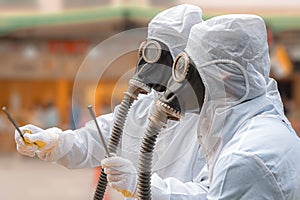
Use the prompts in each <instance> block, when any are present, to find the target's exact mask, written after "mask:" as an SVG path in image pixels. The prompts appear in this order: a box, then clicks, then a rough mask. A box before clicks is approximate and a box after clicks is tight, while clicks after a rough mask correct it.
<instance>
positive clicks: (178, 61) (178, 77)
mask: <svg viewBox="0 0 300 200" xmlns="http://www.w3.org/2000/svg"><path fill="white" fill-rule="evenodd" d="M188 68H189V56H188V55H187V54H186V53H185V52H181V53H180V54H178V56H177V57H176V58H175V62H174V64H173V67H172V77H173V79H174V80H175V81H176V82H182V81H183V80H184V79H185V77H186V74H187V72H188Z"/></svg>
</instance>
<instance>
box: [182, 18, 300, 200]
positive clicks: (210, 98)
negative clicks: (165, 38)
mask: <svg viewBox="0 0 300 200" xmlns="http://www.w3.org/2000/svg"><path fill="white" fill-rule="evenodd" d="M266 37H267V35H266V27H265V23H264V21H263V20H262V19H261V18H260V17H258V16H255V15H225V16H219V17H215V18H212V19H209V20H207V21H205V22H203V23H201V24H199V25H195V26H194V27H193V28H192V30H191V34H190V38H189V41H188V44H187V48H186V50H185V51H186V52H187V54H188V55H189V56H190V58H191V59H192V60H193V62H194V63H195V65H196V67H197V70H198V72H199V74H200V76H201V78H202V81H203V83H204V85H205V99H204V103H203V106H202V110H201V112H200V116H199V127H198V139H199V142H200V143H201V144H202V146H201V147H202V148H203V150H204V152H205V156H206V160H207V164H208V170H209V180H210V183H209V184H210V188H209V192H208V195H207V197H206V198H204V199H219V200H220V199H222V200H225V199H226V200H233V199H239V200H241V199H247V200H248V199H251V200H252V199H268V200H269V199H274V200H279V199H293V200H296V199H300V181H299V180H300V154H299V152H300V141H299V139H298V137H297V136H296V134H295V132H294V131H293V129H292V128H291V126H290V123H289V122H288V121H287V119H286V117H285V116H284V114H283V109H282V104H281V100H280V96H279V95H278V94H279V93H278V91H277V87H276V82H275V81H274V80H272V79H269V78H268V74H269V70H270V59H269V55H268V45H267V38H266ZM226 60H227V61H228V60H230V61H232V62H231V63H230V62H227V61H226ZM213 62H214V63H213Z"/></svg>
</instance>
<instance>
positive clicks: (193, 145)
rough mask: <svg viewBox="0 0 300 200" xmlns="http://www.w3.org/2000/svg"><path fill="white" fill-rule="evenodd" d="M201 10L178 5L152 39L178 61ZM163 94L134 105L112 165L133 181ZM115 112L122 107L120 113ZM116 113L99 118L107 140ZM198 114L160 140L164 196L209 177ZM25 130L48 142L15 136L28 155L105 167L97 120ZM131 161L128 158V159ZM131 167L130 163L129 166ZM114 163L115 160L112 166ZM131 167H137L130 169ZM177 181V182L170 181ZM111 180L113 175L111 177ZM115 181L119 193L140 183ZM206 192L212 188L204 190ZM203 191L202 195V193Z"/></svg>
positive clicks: (154, 23)
mask: <svg viewBox="0 0 300 200" xmlns="http://www.w3.org/2000/svg"><path fill="white" fill-rule="evenodd" d="M201 17H202V11H201V9H200V8H199V7H197V6H192V5H179V6H176V7H173V8H170V9H167V10H165V11H163V12H161V13H159V14H158V15H157V16H156V17H154V18H153V19H152V20H151V22H150V23H149V26H148V37H147V39H148V40H157V41H160V42H162V43H164V44H165V45H166V46H168V48H169V49H170V51H171V55H172V57H173V59H174V58H175V57H176V56H177V54H178V53H179V52H181V51H183V49H184V48H185V47H186V42H187V39H188V36H189V33H190V29H191V27H192V26H193V25H194V24H197V23H200V22H201V21H202V19H201ZM158 96H159V94H158V93H157V92H155V91H152V92H151V93H150V94H148V95H140V96H139V99H138V100H137V101H135V102H134V104H133V105H132V107H131V109H130V111H129V113H128V117H127V121H126V124H125V128H124V133H123V135H122V141H121V145H120V148H119V151H118V155H119V156H121V157H115V158H113V160H112V161H111V162H113V164H115V165H118V166H122V167H124V168H126V169H129V172H128V173H126V174H125V178H126V177H127V175H129V177H130V176H131V174H135V173H136V171H135V167H136V166H137V161H138V154H139V147H140V143H141V140H142V137H143V134H144V133H145V129H146V127H147V125H148V116H149V115H150V113H151V112H152V107H153V105H154V103H155V102H154V100H155V99H157V98H158ZM115 110H116V111H115V113H116V112H117V110H118V108H116V109H115ZM115 113H111V114H107V115H102V116H99V117H98V118H97V121H98V123H99V126H100V129H101V132H102V133H103V135H104V136H105V137H106V139H108V137H109V136H110V133H111V128H112V125H113V121H114V116H115ZM197 121H198V116H197V115H194V114H188V115H186V116H185V117H184V118H183V120H182V121H180V122H174V121H170V123H168V124H167V127H166V128H165V129H164V130H163V132H162V133H161V134H160V136H159V138H158V140H157V146H156V150H155V155H154V159H153V160H154V162H153V172H154V175H153V177H154V178H153V181H154V184H155V182H156V181H157V184H156V191H157V192H158V193H161V192H164V194H165V195H167V196H172V192H173V191H172V190H170V191H165V190H164V188H160V186H161V185H162V184H163V183H166V184H168V183H170V182H172V183H174V184H176V183H177V182H190V184H192V182H200V180H201V179H205V176H204V175H203V176H202V175H201V176H199V175H198V174H199V171H200V170H201V169H202V168H203V165H204V163H205V161H204V156H203V155H202V154H201V152H200V145H199V143H198V141H197V140H196V138H197V135H196V122H197ZM20 129H21V130H22V131H25V130H30V131H31V132H32V133H33V134H24V137H25V138H26V139H28V140H29V141H31V142H34V141H43V142H45V143H46V144H47V145H46V146H45V147H43V148H40V149H38V148H37V146H35V145H34V146H28V145H25V144H24V143H23V141H22V139H21V138H20V137H19V135H18V133H17V132H16V133H15V140H16V143H17V150H18V151H19V152H20V153H21V154H24V155H28V156H34V155H35V154H37V156H38V157H39V158H40V159H42V160H46V161H49V162H56V163H58V164H60V165H63V166H65V167H67V168H84V167H96V166H100V161H101V159H103V158H104V157H105V150H104V148H103V146H102V143H101V140H100V137H99V133H98V132H97V128H96V126H95V123H94V121H90V122H88V123H87V124H86V125H85V126H84V127H82V128H79V129H77V130H66V131H62V130H61V129H59V128H57V127H54V128H50V129H47V130H42V129H40V128H38V127H36V126H34V125H26V126H23V127H21V128H20ZM126 159H128V160H126ZM127 163H128V165H127ZM107 165H110V162H107ZM131 169H133V170H132V171H131ZM167 177H172V178H167ZM108 179H109V175H108ZM126 181H127V182H112V180H110V179H109V182H110V185H111V186H112V187H113V188H115V189H117V190H124V189H125V190H129V191H131V193H132V194H133V193H134V191H135V188H136V181H135V180H134V181H130V180H126ZM203 190H207V187H206V186H203ZM201 192H202V193H203V191H201ZM191 193H194V194H195V195H196V193H197V191H189V190H182V191H180V192H179V193H177V194H176V195H179V194H180V195H182V196H188V195H190V194H191Z"/></svg>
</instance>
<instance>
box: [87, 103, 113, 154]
mask: <svg viewBox="0 0 300 200" xmlns="http://www.w3.org/2000/svg"><path fill="white" fill-rule="evenodd" d="M88 109H89V112H90V115H91V117H92V118H93V120H94V121H95V124H96V127H97V129H98V132H99V135H100V139H101V142H102V144H103V147H104V149H105V151H106V154H107V156H108V157H110V154H109V150H108V148H107V145H106V142H105V140H104V137H103V135H102V132H101V130H100V128H99V124H98V122H97V119H96V115H95V113H94V111H93V106H92V105H89V106H88Z"/></svg>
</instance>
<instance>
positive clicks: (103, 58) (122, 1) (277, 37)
mask: <svg viewBox="0 0 300 200" xmlns="http://www.w3.org/2000/svg"><path fill="white" fill-rule="evenodd" d="M182 3H191V4H196V5H199V6H200V7H201V8H202V10H203V15H204V18H205V19H209V18H210V17H213V16H216V15H220V14H230V13H249V14H258V15H260V16H262V17H263V18H264V19H265V21H266V23H267V25H268V30H269V45H270V55H271V60H272V66H271V76H272V77H274V78H275V79H276V80H277V81H278V83H279V88H280V91H281V94H282V99H283V101H284V105H285V111H286V114H287V116H288V117H289V119H290V120H291V122H292V124H293V126H294V128H295V130H296V131H297V133H298V134H299V135H300V1H298V0H286V1H279V0H269V1H260V0H251V1H238V0H227V1H217V0H209V1H208V0H206V1H204V0H199V1H191V0H166V1H160V0H85V1H82V0H52V1H45V0H0V91H1V98H0V106H4V105H5V106H7V107H8V110H9V111H10V112H11V114H12V115H13V116H14V118H15V119H16V120H17V122H18V123H19V124H20V125H24V124H26V123H32V124H36V125H39V126H41V127H43V128H48V127H51V126H59V127H62V128H63V129H70V128H76V127H77V128H78V127H80V126H82V125H83V124H84V123H85V122H86V121H87V120H89V119H90V118H89V116H88V115H87V105H88V104H93V105H94V106H95V109H96V113H97V115H100V114H104V113H108V112H111V111H112V110H113V108H114V106H115V105H116V104H117V103H119V102H120V100H121V98H122V97H123V93H124V91H125V89H126V88H127V82H128V80H129V78H130V77H131V75H132V74H133V72H134V71H133V70H134V66H135V63H136V61H137V49H138V45H139V43H140V42H141V41H143V40H144V39H145V37H146V28H145V27H147V24H148V22H149V21H150V20H151V19H152V17H153V16H155V14H157V13H158V12H160V11H162V10H163V9H166V8H168V7H171V6H173V5H178V4H182ZM142 27H144V29H138V30H137V31H133V32H130V34H129V35H130V36H128V35H126V34H125V36H124V35H122V34H121V35H118V34H120V33H123V32H124V31H132V30H135V29H136V28H142ZM135 34H136V35H135ZM111 37H113V39H111ZM121 50H122V52H121ZM125 50H127V51H125ZM120 52H121V53H120ZM99 71H101V73H100V72H99ZM13 134H14V128H13V127H12V126H11V125H10V124H9V122H8V121H7V120H6V118H5V117H4V116H3V115H2V114H1V115H0V154H1V155H5V158H4V160H2V161H3V162H4V161H5V162H14V161H11V160H12V159H14V158H15V157H12V158H11V157H9V158H7V155H9V156H10V155H14V154H15V153H16V150H15V144H14V139H13ZM0 158H1V157H0ZM22 159H25V160H27V158H22ZM2 161H1V166H2V163H3V162H2ZM36 162H37V161H34V166H35V165H36ZM37 163H38V162H37ZM27 164H28V166H29V167H28V169H29V168H31V167H30V166H31V165H30V163H28V161H27V163H26V164H25V167H26V166H27ZM37 165H38V166H40V165H41V164H37ZM41 166H44V165H41ZM47 167H49V166H48V165H47ZM47 167H46V168H47ZM21 168H22V167H21ZM5 169H6V167H5V166H4V168H3V169H2V168H0V173H3V174H7V173H6V172H7V171H5ZM13 169H14V167H13ZM1 170H2V171H1ZM16 170H19V168H18V167H16ZM50 171H51V170H50ZM52 171H54V172H53V173H55V172H57V171H58V173H60V172H61V171H60V168H57V167H54V168H53V170H52ZM40 173H43V172H40ZM74 173H75V175H74ZM78 173H79V174H78ZM81 173H82V174H81ZM85 173H86V174H85ZM63 174H67V175H66V176H70V177H73V176H75V177H76V176H79V177H80V176H81V175H83V176H86V179H85V180H86V181H85V183H86V182H88V180H90V179H91V177H92V175H91V174H93V171H79V172H72V173H70V172H65V171H64V173H63ZM11 175H12V176H13V174H11ZM57 176H60V177H61V176H62V175H61V174H57ZM1 177H2V176H1ZM13 177H16V176H13ZM52 177H53V179H56V178H55V175H53V176H52ZM10 179H12V180H13V181H18V180H14V179H13V178H10ZM67 179H68V178H66V177H65V178H64V180H67ZM3 181H4V179H2V178H1V181H0V191H1V190H2V189H1V186H3V187H4V186H5V187H6V188H7V191H10V190H9V188H10V189H12V188H13V186H12V185H13V184H12V185H9V184H8V185H7V182H5V181H4V182H3ZM53 181H54V180H53ZM72 183H74V181H72ZM90 183H91V185H92V183H93V181H92V180H91V182H90ZM3 187H2V188H3ZM75 187H76V186H75ZM79 187H80V186H79ZM82 190H84V189H82ZM85 192H86V193H87V194H90V193H92V192H93V191H92V189H91V190H88V189H87V190H86V191H85ZM0 194H1V192H0ZM45 194H46V193H45ZM63 194H65V192H62V193H61V194H60V195H57V196H60V197H61V198H62V199H71V198H72V199H90V197H91V195H92V194H90V196H89V197H87V196H82V195H85V193H84V194H82V195H81V196H80V195H79V194H77V198H76V197H75V198H74V195H70V193H68V192H67V195H65V196H63ZM75 194H76V193H75ZM68 195H69V196H68ZM57 196H51V195H50V197H51V198H52V199H53V198H54V197H55V199H59V198H58V197H57ZM27 197H28V198H26V195H24V197H23V198H22V199H30V194H28V195H27ZM50 197H49V199H50ZM6 199H17V196H16V197H14V196H13V197H12V198H6ZM40 199H47V198H46V197H45V198H40Z"/></svg>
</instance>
